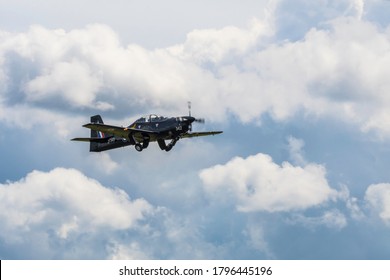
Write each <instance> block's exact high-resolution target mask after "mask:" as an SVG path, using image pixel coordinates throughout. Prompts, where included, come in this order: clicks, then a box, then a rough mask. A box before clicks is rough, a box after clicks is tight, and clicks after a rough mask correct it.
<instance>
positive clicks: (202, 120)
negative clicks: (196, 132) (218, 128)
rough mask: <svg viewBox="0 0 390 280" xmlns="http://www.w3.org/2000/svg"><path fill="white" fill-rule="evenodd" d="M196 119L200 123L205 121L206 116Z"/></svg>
mask: <svg viewBox="0 0 390 280" xmlns="http://www.w3.org/2000/svg"><path fill="white" fill-rule="evenodd" d="M195 121H196V122H198V123H205V120H204V118H200V119H195Z"/></svg>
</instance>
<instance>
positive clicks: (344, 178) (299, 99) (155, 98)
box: [0, 0, 390, 259]
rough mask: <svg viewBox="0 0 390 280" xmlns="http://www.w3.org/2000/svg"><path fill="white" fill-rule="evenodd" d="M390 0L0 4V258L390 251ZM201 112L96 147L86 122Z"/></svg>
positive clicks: (366, 255)
mask: <svg viewBox="0 0 390 280" xmlns="http://www.w3.org/2000/svg"><path fill="white" fill-rule="evenodd" d="M389 13H390V2H389V1H385V0H337V1H336V0H318V1H309V0H293V1H291V0H257V1H255V0H245V1H242V0H241V1H237V0H229V1H222V0H213V1H205V0H201V1H179V0H167V1H151V0H146V1H142V2H140V1H132V0H131V1H125V0H112V1H109V2H108V1H96V0H94V1H92V0H82V1H80V0H78V1H74V0H69V1H59V0H54V1H53V0H51V1H48V0H37V1H25V0H15V1H12V2H9V1H7V2H6V1H4V0H0V129H1V134H0V155H1V172H0V258H1V259H388V258H389V256H390V237H389V236H390V235H389V233H390V172H389V166H390V157H389V154H390V144H389V140H390V79H389V77H390V18H389V17H388V15H389ZM188 101H191V102H192V114H193V115H194V116H196V117H201V118H205V119H206V123H205V124H195V125H194V127H193V129H194V131H207V130H223V131H224V133H223V134H221V135H217V136H213V137H211V136H210V137H203V138H197V139H194V138H193V139H182V140H180V141H179V142H178V143H177V144H176V146H175V147H174V149H172V151H170V152H169V153H167V152H165V151H161V150H160V149H159V148H158V145H156V144H155V143H151V145H150V146H149V147H148V149H145V150H144V151H142V152H141V153H139V152H137V151H135V150H134V148H133V147H125V148H120V149H116V150H112V151H107V152H102V153H90V152H89V147H88V144H85V143H75V142H71V141H70V139H71V138H74V137H88V135H89V131H88V130H87V129H85V128H83V127H82V125H83V124H85V123H87V122H89V118H90V116H91V115H95V114H100V115H102V117H103V119H104V121H105V122H106V123H110V124H113V125H118V126H120V125H122V126H125V125H129V124H131V123H132V122H133V121H135V120H136V119H137V118H139V117H140V116H141V115H146V114H150V113H155V114H159V115H165V116H182V115H186V114H187V113H188V109H187V102H188Z"/></svg>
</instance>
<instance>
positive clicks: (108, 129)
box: [83, 123, 157, 139]
mask: <svg viewBox="0 0 390 280" xmlns="http://www.w3.org/2000/svg"><path fill="white" fill-rule="evenodd" d="M83 127H86V128H89V129H92V130H97V131H101V132H104V133H108V134H112V135H114V136H117V137H121V138H127V139H128V138H129V133H130V132H140V133H148V134H157V133H156V132H155V131H150V130H144V129H137V128H130V127H121V126H114V125H108V124H102V123H88V124H85V125H83Z"/></svg>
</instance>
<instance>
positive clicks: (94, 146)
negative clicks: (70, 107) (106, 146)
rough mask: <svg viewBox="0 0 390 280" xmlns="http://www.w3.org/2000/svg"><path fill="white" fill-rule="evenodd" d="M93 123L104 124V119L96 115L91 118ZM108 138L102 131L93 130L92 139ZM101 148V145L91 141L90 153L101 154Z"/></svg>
mask: <svg viewBox="0 0 390 280" xmlns="http://www.w3.org/2000/svg"><path fill="white" fill-rule="evenodd" d="M91 123H104V122H103V119H102V117H101V116H100V115H95V116H92V117H91ZM107 136H109V135H105V134H104V133H103V132H101V131H97V130H92V129H91V138H105V137H107ZM101 146H102V144H101V143H99V142H92V141H91V142H90V145H89V151H90V152H100V148H101Z"/></svg>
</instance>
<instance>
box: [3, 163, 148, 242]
mask: <svg viewBox="0 0 390 280" xmlns="http://www.w3.org/2000/svg"><path fill="white" fill-rule="evenodd" d="M0 201H1V203H0V208H1V211H0V213H1V214H0V220H1V221H2V224H3V228H2V233H1V238H2V239H3V240H7V241H13V240H14V239H18V238H23V236H24V234H28V233H29V232H30V231H31V230H34V231H36V232H43V233H44V232H46V231H48V230H52V231H54V232H55V233H56V235H57V236H58V237H59V238H62V239H66V238H68V237H69V235H72V234H76V235H78V234H82V233H87V232H94V231H97V230H99V229H101V228H106V229H111V230H123V229H129V228H132V227H134V226H135V225H136V224H137V221H140V220H142V219H143V218H144V216H145V214H147V213H148V212H150V211H151V210H152V207H151V205H150V204H149V203H148V202H146V201H145V200H144V199H136V200H131V199H130V198H129V197H128V195H127V194H126V193H125V192H124V191H123V190H121V189H111V188H107V187H104V186H102V185H101V184H100V183H99V182H97V181H95V180H93V179H91V178H88V177H86V176H85V175H83V174H82V173H81V172H79V171H77V170H74V169H64V168H56V169H53V170H52V171H50V172H41V171H33V172H31V173H30V174H28V175H27V176H26V177H25V178H24V179H22V180H20V181H17V182H7V183H5V184H1V185H0Z"/></svg>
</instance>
